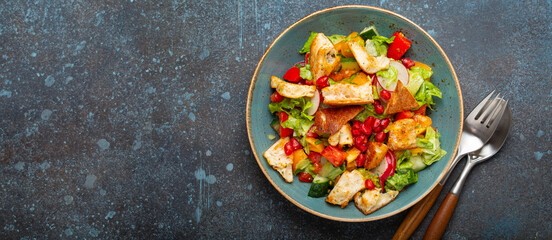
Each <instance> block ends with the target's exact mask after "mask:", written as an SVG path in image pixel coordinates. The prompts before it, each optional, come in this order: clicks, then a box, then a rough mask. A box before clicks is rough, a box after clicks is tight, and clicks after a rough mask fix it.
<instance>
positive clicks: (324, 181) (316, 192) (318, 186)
mask: <svg viewBox="0 0 552 240" xmlns="http://www.w3.org/2000/svg"><path fill="white" fill-rule="evenodd" d="M329 188H330V179H329V178H326V177H321V176H319V175H316V177H314V179H313V180H312V184H311V186H310V189H309V193H308V196H309V197H313V198H319V197H324V196H326V194H327V193H328V189H329Z"/></svg>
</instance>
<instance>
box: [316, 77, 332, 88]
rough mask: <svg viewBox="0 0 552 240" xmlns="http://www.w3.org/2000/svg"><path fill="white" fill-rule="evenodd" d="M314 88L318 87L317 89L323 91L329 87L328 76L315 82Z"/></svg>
mask: <svg viewBox="0 0 552 240" xmlns="http://www.w3.org/2000/svg"><path fill="white" fill-rule="evenodd" d="M316 86H318V89H323V88H325V87H328V86H330V82H329V81H328V76H322V77H320V78H318V79H317V80H316Z"/></svg>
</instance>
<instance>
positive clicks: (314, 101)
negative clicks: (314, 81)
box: [305, 90, 320, 116]
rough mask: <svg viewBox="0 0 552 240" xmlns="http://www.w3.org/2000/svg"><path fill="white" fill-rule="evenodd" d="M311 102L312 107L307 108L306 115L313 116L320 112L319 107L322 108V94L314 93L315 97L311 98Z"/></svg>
mask: <svg viewBox="0 0 552 240" xmlns="http://www.w3.org/2000/svg"><path fill="white" fill-rule="evenodd" d="M310 102H311V103H312V107H310V108H307V110H305V113H306V114H308V115H309V116H312V115H314V114H315V113H316V111H318V107H320V92H319V91H318V90H316V91H315V92H314V97H311V98H310Z"/></svg>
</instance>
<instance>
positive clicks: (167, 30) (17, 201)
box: [0, 0, 552, 239]
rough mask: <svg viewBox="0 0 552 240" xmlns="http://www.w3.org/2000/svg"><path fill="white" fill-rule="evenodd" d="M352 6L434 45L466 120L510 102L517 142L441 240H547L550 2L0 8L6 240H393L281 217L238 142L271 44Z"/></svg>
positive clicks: (0, 153)
mask: <svg viewBox="0 0 552 240" xmlns="http://www.w3.org/2000/svg"><path fill="white" fill-rule="evenodd" d="M359 3H363V4H369V5H373V6H377V7H382V8H385V9H389V10H392V11H395V12H397V13H399V14H401V15H404V16H405V17H407V18H409V19H411V20H413V21H414V22H416V23H417V24H419V25H420V26H421V27H422V28H424V29H425V30H426V31H428V33H430V34H431V35H432V36H433V37H434V38H435V40H436V41H437V42H438V43H439V44H440V45H441V47H442V48H443V50H444V51H445V52H446V53H447V54H448V56H449V58H450V60H451V62H452V64H453V66H454V67H455V70H456V73H457V75H458V77H459V80H460V85H461V87H462V91H463V97H464V105H465V110H466V111H467V112H469V111H470V110H471V109H472V108H473V106H475V105H476V104H477V102H478V101H479V100H480V99H482V98H483V97H484V96H485V95H486V94H487V93H488V92H489V91H491V90H493V89H496V90H498V91H500V92H502V93H504V94H505V95H506V96H507V97H508V98H509V99H511V101H510V103H511V108H512V111H513V113H514V122H513V128H512V132H511V135H510V137H509V139H508V141H507V142H506V144H505V146H504V149H503V150H502V151H501V152H499V153H498V154H497V155H496V157H495V158H494V159H493V160H491V161H488V162H486V163H484V164H482V165H479V166H477V167H475V168H474V169H473V171H472V173H471V175H470V177H469V178H468V180H467V182H466V185H465V187H464V189H463V194H462V195H461V197H460V200H459V202H458V206H457V209H456V211H455V213H454V215H453V218H452V220H451V222H450V224H449V226H448V228H447V232H446V233H445V235H444V238H445V239H496V238H509V239H533V238H536V239H550V238H552V217H551V216H552V210H551V209H552V204H551V203H550V199H551V197H552V193H551V190H552V187H550V183H551V182H552V174H551V173H550V172H551V170H552V163H551V162H550V160H551V159H552V140H551V137H552V131H551V129H550V126H552V120H551V119H552V112H551V109H550V106H549V105H550V103H551V102H552V77H551V76H552V75H551V74H552V72H551V68H550V63H552V48H550V47H549V46H550V45H552V17H550V16H552V3H551V2H550V1H535V2H530V3H521V2H518V1H483V2H479V1H477V2H464V1H451V2H445V1H440V2H425V1H416V2H408V1H379V2H365V1H362V2H361V1H344V2H339V3H337V2H333V1H317V2H316V3H306V2H304V1H297V2H293V1H292V2H290V1H285V2H284V1H275V2H263V1H255V2H246V1H223V2H220V3H219V2H215V1H175V2H169V1H148V2H146V1H141V0H134V1H132V0H129V1H106V2H100V1H79V0H75V1H7V2H5V3H2V4H1V6H0V16H1V17H0V116H1V117H0V238H2V239H5V238H9V239H33V238H38V239H41V238H46V237H49V238H79V239H83V238H102V239H106V238H110V239H111V238H113V239H117V238H192V237H194V238H200V239H203V238H292V237H293V238H300V239H307V238H309V239H311V238H331V239H338V238H358V237H367V238H376V239H389V238H391V237H392V235H393V233H394V231H395V230H396V228H397V226H398V225H399V224H400V222H401V221H402V219H403V217H404V215H405V214H406V213H401V214H398V215H396V216H393V217H391V218H388V219H384V220H380V221H376V222H366V223H339V222H333V221H329V220H325V219H322V218H319V217H317V216H314V215H311V214H309V213H306V212H304V211H303V210H301V209H299V208H298V207H296V206H295V205H293V204H292V203H290V202H289V201H287V200H286V199H285V198H284V197H282V196H281V195H280V194H279V193H278V192H277V191H276V190H275V189H274V188H273V187H272V185H271V184H270V183H269V182H268V180H266V178H265V177H264V175H263V174H262V172H261V170H260V169H259V167H258V165H257V163H256V161H255V159H254V158H253V156H252V154H251V152H250V147H249V142H248V139H247V131H246V126H245V103H246V98H247V91H248V87H249V82H250V80H251V77H252V75H253V71H254V68H255V65H256V64H257V62H258V61H259V59H260V58H261V56H262V54H263V52H264V50H265V49H266V48H267V47H268V45H269V44H270V43H271V41H272V40H273V39H274V38H275V37H276V36H278V34H279V33H280V32H281V31H283V30H284V29H285V28H286V27H287V26H289V25H290V24H292V23H293V22H295V21H297V20H298V19H300V18H302V17H304V16H306V15H308V14H309V13H311V12H313V11H316V10H320V9H324V8H326V7H331V6H336V5H342V4H359ZM462 166H463V164H462V163H461V164H460V165H459V167H462ZM459 172H460V171H455V172H454V174H453V176H452V177H451V180H452V179H455V177H456V176H458V174H459ZM452 184H453V181H449V182H448V183H447V184H446V185H445V188H444V190H443V193H442V194H441V196H440V198H439V199H438V200H437V201H439V202H440V201H442V199H443V198H444V195H445V193H446V191H448V190H449V189H450V187H451V186H452ZM436 210H437V207H434V208H433V209H432V210H431V211H430V215H433V214H434V213H435V211H436ZM429 222H430V219H429V218H428V219H425V220H424V222H422V225H421V226H420V228H419V229H418V230H417V231H416V232H415V233H414V236H413V238H415V239H419V238H421V237H422V236H423V234H424V231H425V229H426V228H427V226H428V224H429Z"/></svg>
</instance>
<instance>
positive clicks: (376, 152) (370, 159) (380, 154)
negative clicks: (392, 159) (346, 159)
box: [364, 141, 389, 170]
mask: <svg viewBox="0 0 552 240" xmlns="http://www.w3.org/2000/svg"><path fill="white" fill-rule="evenodd" d="M388 149H389V148H388V147H387V145H385V144H384V143H380V142H372V141H369V142H368V149H367V150H366V162H364V168H366V169H367V170H370V169H372V168H375V167H377V166H378V165H379V164H380V163H381V161H382V160H383V159H384V158H385V154H387V150H388Z"/></svg>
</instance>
